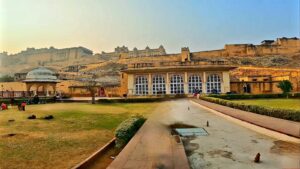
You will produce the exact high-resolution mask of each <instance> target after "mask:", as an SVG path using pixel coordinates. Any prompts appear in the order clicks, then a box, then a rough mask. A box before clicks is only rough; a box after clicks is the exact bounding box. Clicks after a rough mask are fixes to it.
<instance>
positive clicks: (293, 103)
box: [231, 98, 300, 110]
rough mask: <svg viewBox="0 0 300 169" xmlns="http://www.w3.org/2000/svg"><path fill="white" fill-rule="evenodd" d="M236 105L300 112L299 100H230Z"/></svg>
mask: <svg viewBox="0 0 300 169" xmlns="http://www.w3.org/2000/svg"><path fill="white" fill-rule="evenodd" d="M231 101H232V102H236V103H244V104H250V105H258V106H265V107H271V108H282V109H293V110H300V99H285V98H284V99H251V100H231Z"/></svg>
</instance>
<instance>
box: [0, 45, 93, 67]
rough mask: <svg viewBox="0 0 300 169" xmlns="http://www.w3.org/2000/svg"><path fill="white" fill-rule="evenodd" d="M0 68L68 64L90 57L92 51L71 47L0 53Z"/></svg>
mask: <svg viewBox="0 0 300 169" xmlns="http://www.w3.org/2000/svg"><path fill="white" fill-rule="evenodd" d="M0 55H1V59H2V66H11V65H22V64H28V65H31V66H38V65H45V64H49V63H56V62H68V61H76V60H80V59H82V58H83V57H85V56H92V55H93V51H91V50H89V49H87V48H84V47H73V48H64V49H56V48H54V47H50V48H41V49H35V48H27V49H26V50H25V51H21V52H20V53H17V54H11V55H8V54H7V53H6V52H3V53H0Z"/></svg>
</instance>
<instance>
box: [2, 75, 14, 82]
mask: <svg viewBox="0 0 300 169" xmlns="http://www.w3.org/2000/svg"><path fill="white" fill-rule="evenodd" d="M13 81H14V77H12V76H9V75H4V76H2V77H0V82H13Z"/></svg>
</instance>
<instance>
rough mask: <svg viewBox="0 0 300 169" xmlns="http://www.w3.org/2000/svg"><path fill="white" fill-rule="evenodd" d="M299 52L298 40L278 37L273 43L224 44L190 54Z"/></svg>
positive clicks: (224, 55) (229, 54)
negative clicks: (210, 49) (219, 47)
mask: <svg viewBox="0 0 300 169" xmlns="http://www.w3.org/2000/svg"><path fill="white" fill-rule="evenodd" d="M294 53H300V40H299V39H297V38H278V39H277V40H276V41H274V42H273V43H268V44H261V45H253V44H226V45H225V46H224V49H220V50H212V51H201V52H194V53H192V56H193V57H194V58H195V59H197V58H200V57H218V56H219V57H220V56H221V57H222V56H223V57H227V56H264V55H284V54H294Z"/></svg>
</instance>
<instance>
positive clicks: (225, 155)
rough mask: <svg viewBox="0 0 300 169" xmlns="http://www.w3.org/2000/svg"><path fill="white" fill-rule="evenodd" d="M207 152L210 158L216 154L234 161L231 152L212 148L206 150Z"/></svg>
mask: <svg viewBox="0 0 300 169" xmlns="http://www.w3.org/2000/svg"><path fill="white" fill-rule="evenodd" d="M207 154H208V155H210V156H211V157H212V158H214V157H216V156H221V157H224V158H228V159H231V160H232V161H235V159H234V158H233V157H232V152H230V151H224V150H213V151H209V152H207Z"/></svg>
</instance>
